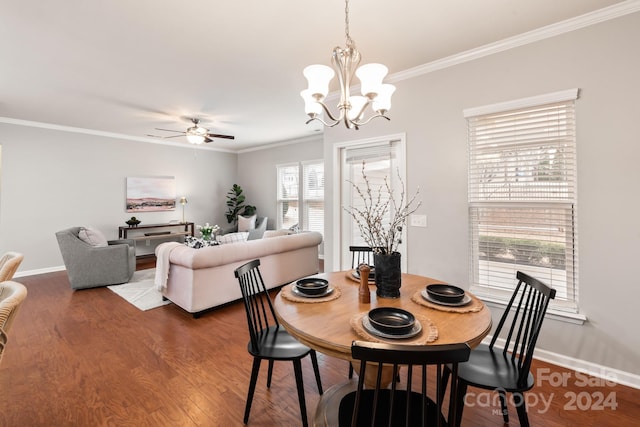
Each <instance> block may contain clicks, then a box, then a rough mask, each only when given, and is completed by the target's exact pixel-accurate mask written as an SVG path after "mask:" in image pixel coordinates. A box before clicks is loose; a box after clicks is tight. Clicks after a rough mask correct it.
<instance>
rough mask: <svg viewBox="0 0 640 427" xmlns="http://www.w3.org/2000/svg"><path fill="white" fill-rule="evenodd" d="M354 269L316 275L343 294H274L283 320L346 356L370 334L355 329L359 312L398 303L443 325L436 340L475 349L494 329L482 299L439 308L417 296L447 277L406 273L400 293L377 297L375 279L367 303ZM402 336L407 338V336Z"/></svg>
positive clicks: (326, 350)
mask: <svg viewBox="0 0 640 427" xmlns="http://www.w3.org/2000/svg"><path fill="white" fill-rule="evenodd" d="M351 273H352V271H339V272H333V273H322V274H317V275H314V276H313V277H319V278H323V279H326V280H328V281H329V285H330V286H331V287H333V288H337V289H338V290H339V293H340V295H339V297H338V298H335V299H332V300H328V301H324V302H314V301H311V299H309V301H308V302H295V301H292V300H291V299H287V298H285V297H283V292H285V288H283V289H282V290H281V291H280V292H279V293H278V295H276V297H275V299H274V308H275V311H276V316H277V318H278V321H279V322H280V323H281V324H282V325H283V326H284V328H285V329H286V330H287V331H288V332H289V333H290V334H291V335H292V336H294V337H296V338H297V339H298V340H299V341H300V342H302V343H304V344H305V345H307V346H309V347H311V348H313V349H314V350H316V351H319V352H321V353H323V354H326V355H329V356H333V357H337V358H341V359H346V360H350V359H351V343H352V342H353V341H354V340H363V339H364V338H363V337H362V336H360V335H358V334H357V333H356V332H355V331H354V329H353V327H352V326H351V319H352V318H353V317H354V316H355V315H357V314H358V313H364V312H368V311H369V310H371V309H372V308H375V307H398V308H402V309H404V310H407V311H409V312H411V313H413V314H414V315H417V316H421V317H426V318H428V319H429V320H430V321H432V322H433V324H435V326H436V328H437V330H438V338H437V339H436V340H435V341H433V342H432V343H430V344H434V345H437V344H452V343H460V342H466V343H467V344H469V346H470V347H471V348H473V347H475V346H477V345H478V344H479V343H480V341H482V339H483V338H484V337H485V336H486V335H487V334H488V333H489V331H490V330H491V312H490V311H489V309H488V308H487V307H486V306H485V305H484V304H483V303H481V302H479V300H478V302H479V304H481V305H482V307H481V309H480V310H479V311H476V312H466V313H457V312H450V311H443V310H438V309H434V308H430V307H426V306H424V305H422V304H418V303H416V302H415V301H413V300H412V298H411V297H412V296H413V295H414V294H415V293H416V292H419V291H420V290H422V289H424V288H425V286H426V285H429V284H432V283H443V282H442V281H438V280H435V279H431V278H428V277H424V276H418V275H413V274H403V275H402V286H401V288H400V298H380V297H377V296H376V292H375V285H373V284H371V285H369V289H370V291H371V302H370V303H366V304H364V303H360V302H359V294H358V290H359V286H360V283H359V281H356V280H355V279H354V278H353V277H351V276H350V275H351ZM285 286H290V285H285ZM327 299H328V298H327ZM318 301H319V300H318ZM397 341H398V343H401V341H402V340H397ZM387 342H389V341H387Z"/></svg>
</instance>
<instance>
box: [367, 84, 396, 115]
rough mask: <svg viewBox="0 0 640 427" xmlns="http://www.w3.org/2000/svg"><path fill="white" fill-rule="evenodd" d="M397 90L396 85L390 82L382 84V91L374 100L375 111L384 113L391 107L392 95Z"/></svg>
mask: <svg viewBox="0 0 640 427" xmlns="http://www.w3.org/2000/svg"><path fill="white" fill-rule="evenodd" d="M395 91H396V87H395V86H394V85H390V84H383V85H380V92H378V96H377V97H376V99H374V100H373V105H372V108H373V111H376V112H378V113H380V114H384V113H386V112H387V111H389V110H390V109H391V95H393V92H395Z"/></svg>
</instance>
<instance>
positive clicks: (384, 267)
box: [373, 252, 402, 298]
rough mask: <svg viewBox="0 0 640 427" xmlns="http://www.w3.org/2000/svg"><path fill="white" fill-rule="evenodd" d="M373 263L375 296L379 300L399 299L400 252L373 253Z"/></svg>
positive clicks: (400, 279)
mask: <svg viewBox="0 0 640 427" xmlns="http://www.w3.org/2000/svg"><path fill="white" fill-rule="evenodd" d="M373 262H374V264H375V269H376V274H375V279H376V295H377V296H379V297H381V298H399V297H400V285H401V284H402V272H401V271H400V252H393V253H391V254H379V253H374V254H373Z"/></svg>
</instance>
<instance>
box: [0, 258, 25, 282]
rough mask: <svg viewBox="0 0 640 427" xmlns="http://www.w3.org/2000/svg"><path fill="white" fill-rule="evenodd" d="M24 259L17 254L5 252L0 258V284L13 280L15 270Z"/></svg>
mask: <svg viewBox="0 0 640 427" xmlns="http://www.w3.org/2000/svg"><path fill="white" fill-rule="evenodd" d="M23 259H24V255H22V254H20V253H18V252H7V253H5V254H4V255H3V256H2V258H0V282H4V281H7V280H11V279H13V275H14V274H16V270H18V267H19V266H20V263H21V262H22V260H23Z"/></svg>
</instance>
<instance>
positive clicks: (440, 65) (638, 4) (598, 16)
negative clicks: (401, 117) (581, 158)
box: [386, 0, 640, 83]
mask: <svg viewBox="0 0 640 427" xmlns="http://www.w3.org/2000/svg"><path fill="white" fill-rule="evenodd" d="M638 11H640V0H627V1H623V2H621V3H617V4H614V5H612V6H609V7H605V8H602V9H600V10H596V11H594V12H590V13H586V14H584V15H580V16H576V17H575V18H570V19H567V20H564V21H560V22H557V23H555V24H551V25H547V26H545V27H541V28H538V29H535V30H532V31H528V32H526V33H522V34H519V35H517V36H514V37H509V38H506V39H503V40H500V41H497V42H494V43H489V44H487V45H484V46H480V47H478V48H475V49H470V50H467V51H464V52H460V53H457V54H455V55H451V56H448V57H446V58H442V59H438V60H435V61H432V62H428V63H426V64H423V65H418V66H416V67H413V68H409V69H407V70H404V71H400V72H397V73H393V74H390V75H389V77H388V78H387V79H386V80H387V81H388V82H389V83H394V82H399V81H402V80H407V79H410V78H413V77H418V76H421V75H424V74H428V73H432V72H434V71H438V70H442V69H444V68H448V67H452V66H454V65H458V64H462V63H465V62H469V61H473V60H475V59H479V58H483V57H485V56H489V55H493V54H495V53H499V52H503V51H505V50H509V49H513V48H516V47H520V46H524V45H527V44H530V43H534V42H537V41H540V40H545V39H548V38H551V37H555V36H558V35H561V34H565V33H569V32H571V31H575V30H579V29H581V28H585V27H588V26H591V25H595V24H599V23H601V22H605V21H609V20H611V19H616V18H619V17H621V16H625V15H629V14H632V13H636V12H638Z"/></svg>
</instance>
